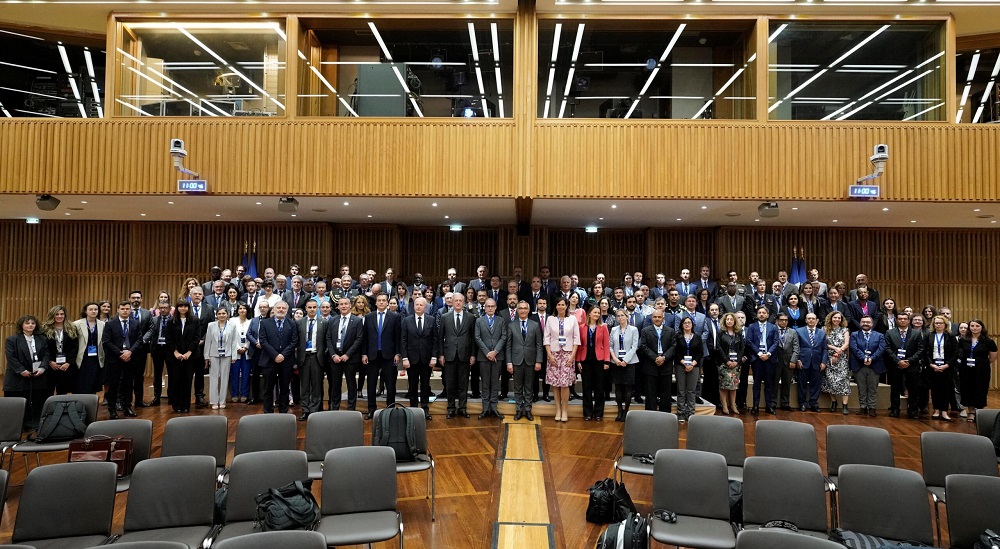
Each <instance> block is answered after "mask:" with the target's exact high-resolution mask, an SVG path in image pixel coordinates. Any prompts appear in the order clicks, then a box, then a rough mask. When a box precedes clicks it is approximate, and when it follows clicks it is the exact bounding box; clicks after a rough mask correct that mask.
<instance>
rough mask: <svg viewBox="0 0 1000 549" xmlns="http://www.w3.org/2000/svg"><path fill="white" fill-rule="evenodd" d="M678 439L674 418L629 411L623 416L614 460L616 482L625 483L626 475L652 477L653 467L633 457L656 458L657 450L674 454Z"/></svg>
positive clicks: (656, 413)
mask: <svg viewBox="0 0 1000 549" xmlns="http://www.w3.org/2000/svg"><path fill="white" fill-rule="evenodd" d="M678 438H679V437H678V434H677V415H676V414H671V413H667V412H657V411H653V410H632V411H630V412H629V413H628V414H627V415H626V416H625V434H624V435H623V436H622V443H621V446H620V447H619V452H618V458H617V459H615V471H617V472H618V478H619V479H624V477H625V473H631V474H633V475H646V476H649V475H652V474H653V464H652V463H641V462H640V461H639V460H637V459H635V458H633V457H632V456H635V455H639V454H647V455H650V456H655V455H656V452H658V451H660V450H667V449H670V450H676V449H677V447H678Z"/></svg>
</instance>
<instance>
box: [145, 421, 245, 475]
mask: <svg viewBox="0 0 1000 549" xmlns="http://www.w3.org/2000/svg"><path fill="white" fill-rule="evenodd" d="M228 442H229V420H227V419H226V416H184V417H175V418H170V419H169V420H167V426H166V427H164V428H163V445H162V447H161V448H160V457H173V456H212V457H214V458H215V465H216V467H225V466H226V445H227V444H228Z"/></svg>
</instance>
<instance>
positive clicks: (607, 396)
mask: <svg viewBox="0 0 1000 549" xmlns="http://www.w3.org/2000/svg"><path fill="white" fill-rule="evenodd" d="M614 382H615V374H614V371H613V370H612V369H611V368H608V369H607V370H604V373H603V374H601V384H602V387H604V400H605V401H608V400H611V385H612V384H614Z"/></svg>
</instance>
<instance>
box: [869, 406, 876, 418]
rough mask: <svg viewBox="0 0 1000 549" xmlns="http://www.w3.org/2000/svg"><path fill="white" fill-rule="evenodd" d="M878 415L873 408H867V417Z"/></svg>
mask: <svg viewBox="0 0 1000 549" xmlns="http://www.w3.org/2000/svg"><path fill="white" fill-rule="evenodd" d="M877 415H878V411H877V410H875V408H869V409H868V417H875V416H877Z"/></svg>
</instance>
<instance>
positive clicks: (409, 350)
mask: <svg viewBox="0 0 1000 549" xmlns="http://www.w3.org/2000/svg"><path fill="white" fill-rule="evenodd" d="M421 328H422V330H417V317H416V316H408V317H406V318H404V319H403V322H402V324H401V325H400V330H399V331H400V337H399V355H400V357H401V358H405V359H409V361H410V362H411V363H418V364H427V363H428V362H430V360H431V358H434V357H437V356H438V355H437V354H436V352H435V351H436V348H437V340H438V326H437V322H436V321H435V319H434V317H432V316H430V315H428V314H426V311H425V314H424V322H423V326H421Z"/></svg>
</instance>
